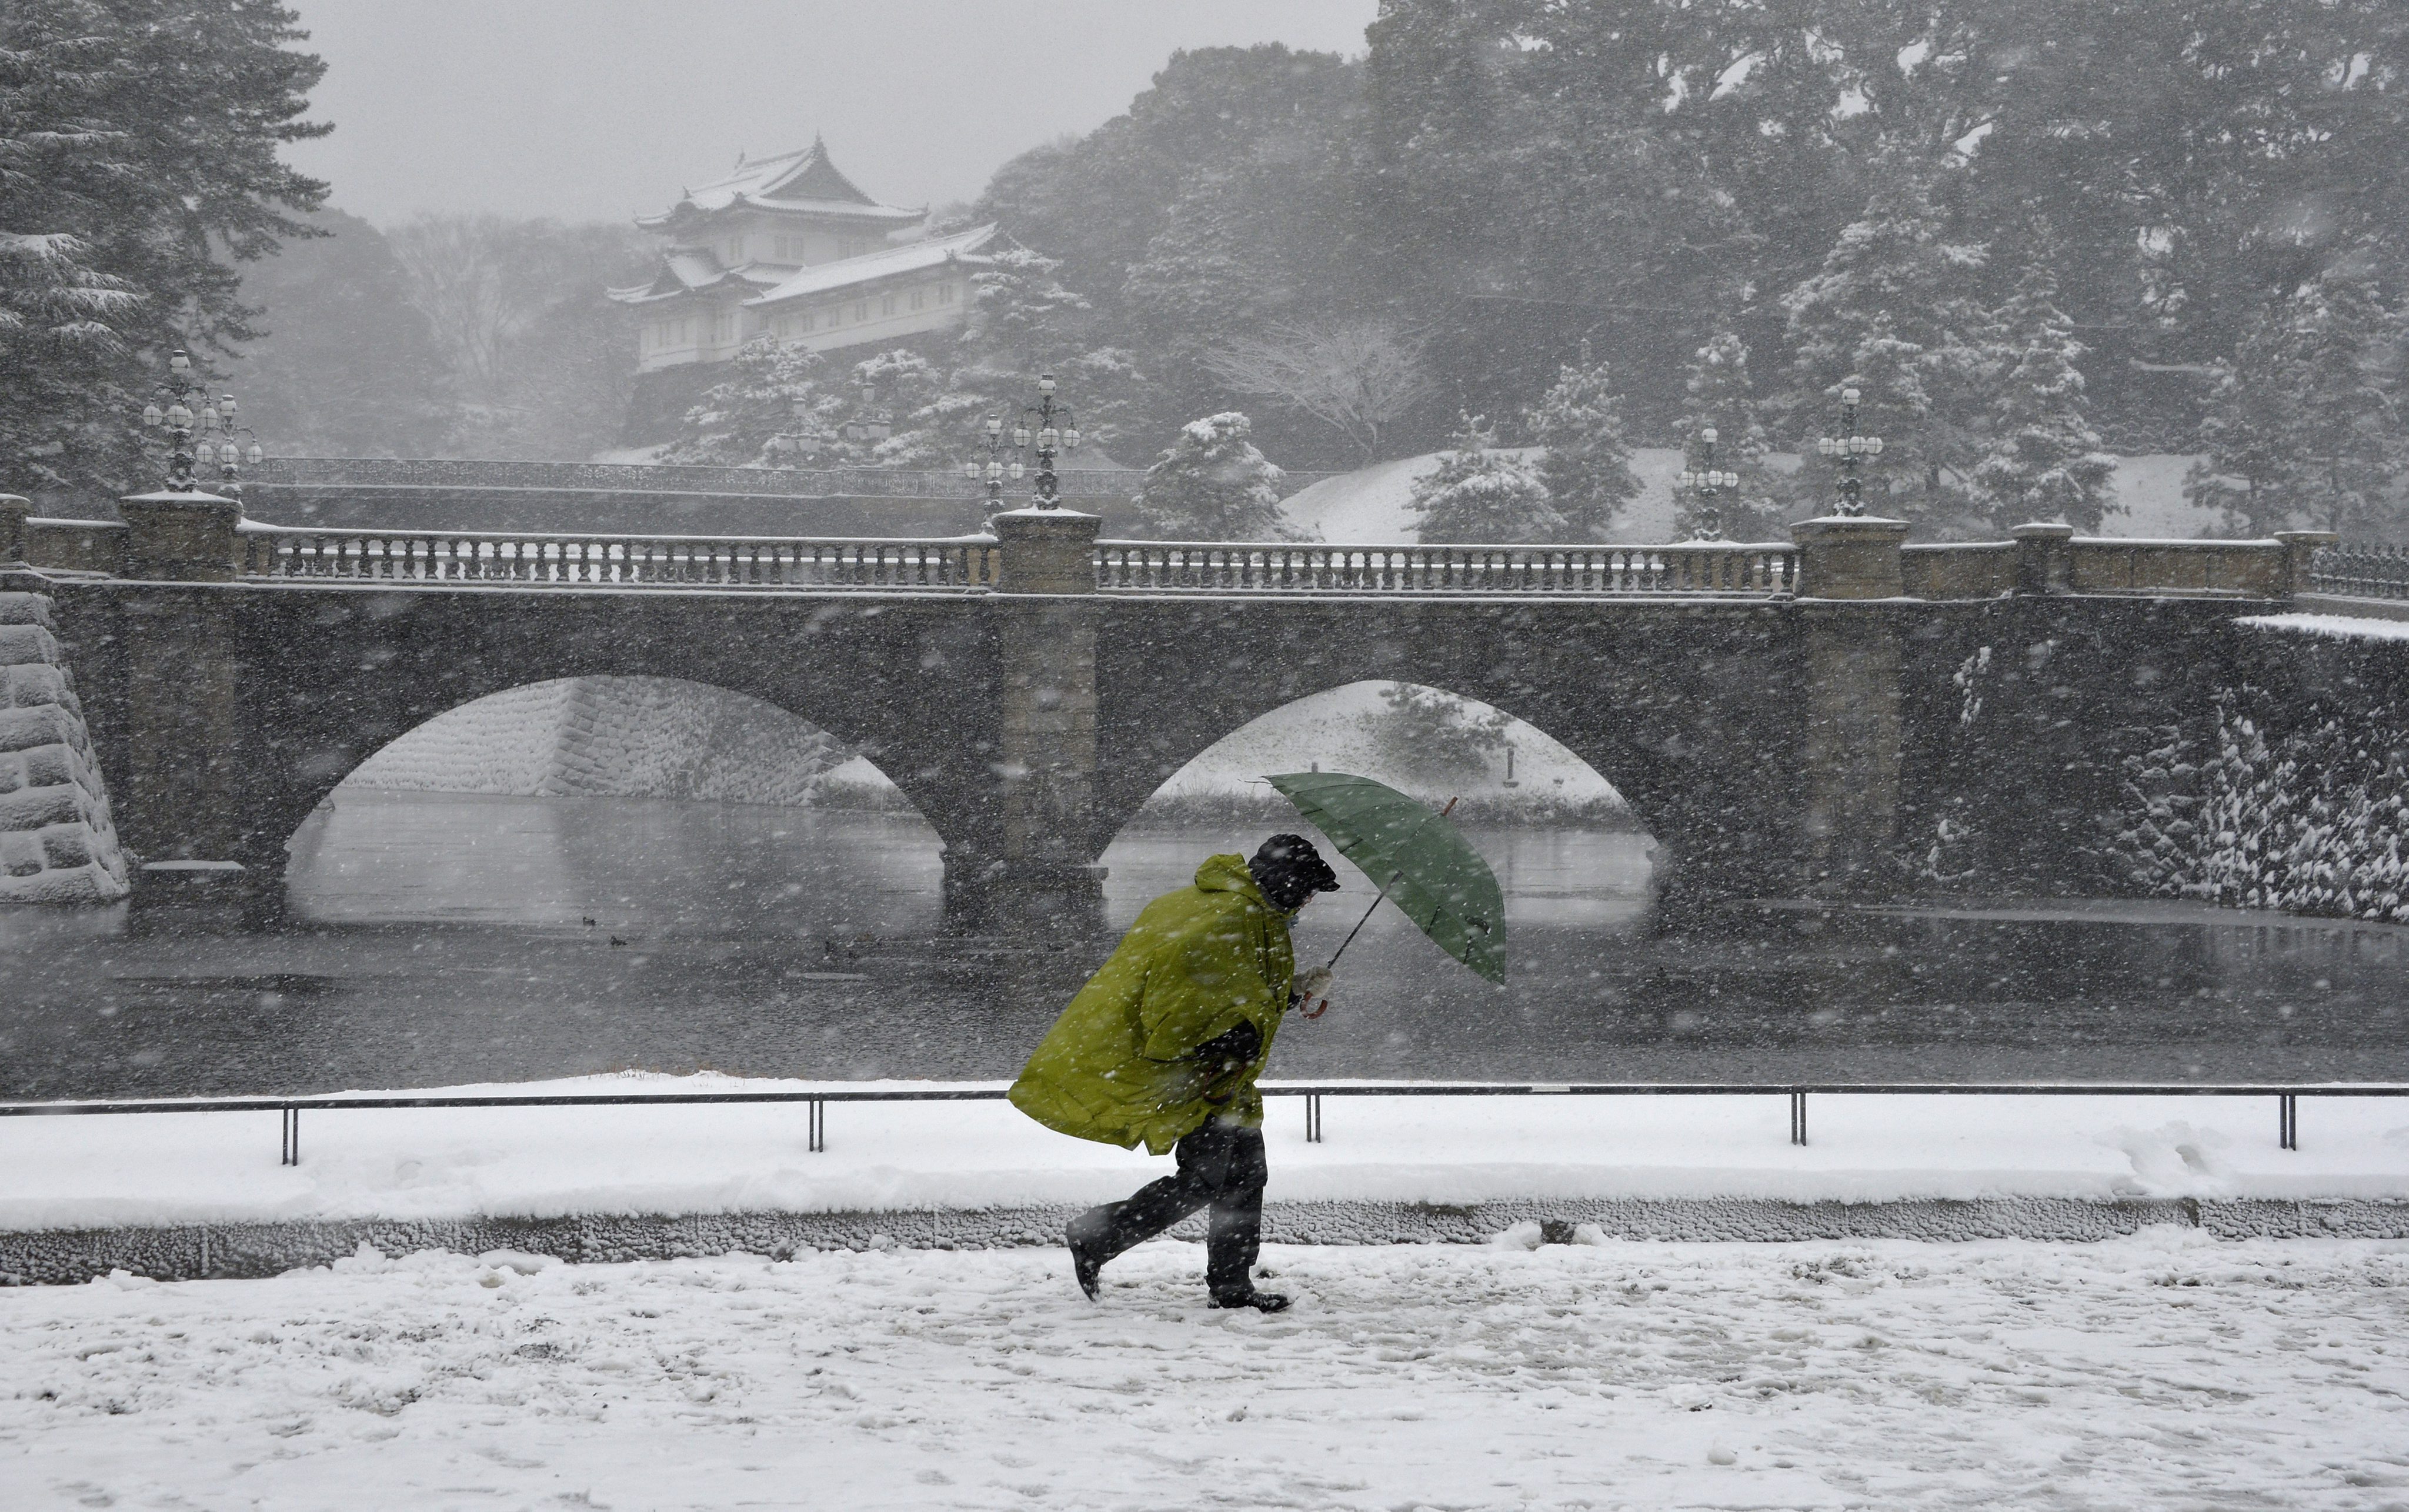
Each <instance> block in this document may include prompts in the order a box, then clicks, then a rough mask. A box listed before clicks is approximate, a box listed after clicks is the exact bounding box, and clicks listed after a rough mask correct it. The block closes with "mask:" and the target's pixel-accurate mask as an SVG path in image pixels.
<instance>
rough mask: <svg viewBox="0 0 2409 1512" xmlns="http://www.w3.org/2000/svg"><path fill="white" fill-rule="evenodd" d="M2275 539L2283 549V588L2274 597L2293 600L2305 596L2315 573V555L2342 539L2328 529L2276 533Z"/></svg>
mask: <svg viewBox="0 0 2409 1512" xmlns="http://www.w3.org/2000/svg"><path fill="white" fill-rule="evenodd" d="M2275 539H2276V540H2278V541H2280V542H2281V543H2282V544H2283V547H2284V567H2283V585H2282V588H2281V589H2280V591H2279V592H2277V593H2276V595H2275V597H2276V598H2296V597H2298V596H2299V595H2301V594H2304V593H2307V592H2308V591H2309V589H2310V588H2311V587H2312V586H2313V584H2312V583H2311V582H2310V579H2311V577H2312V575H2313V574H2314V573H2315V570H2316V555H2317V552H2318V551H2319V550H2320V549H2321V548H2324V547H2327V546H2330V545H2332V544H2333V543H2334V542H2336V541H2338V540H2342V537H2340V536H2338V535H2336V534H2334V533H2333V532H2332V531H2330V530H2278V531H2276V532H2275Z"/></svg>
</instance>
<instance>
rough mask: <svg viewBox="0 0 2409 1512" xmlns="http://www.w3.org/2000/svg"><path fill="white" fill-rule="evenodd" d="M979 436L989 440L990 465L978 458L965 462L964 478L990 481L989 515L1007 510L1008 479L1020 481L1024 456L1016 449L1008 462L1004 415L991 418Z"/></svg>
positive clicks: (988, 459) (988, 454)
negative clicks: (1005, 500)
mask: <svg viewBox="0 0 2409 1512" xmlns="http://www.w3.org/2000/svg"><path fill="white" fill-rule="evenodd" d="M979 434H980V435H982V436H984V437H986V438H987V461H986V462H985V463H984V464H982V463H981V462H980V461H979V459H978V458H976V457H970V458H967V459H965V460H964V461H963V463H962V476H963V477H965V478H968V479H969V480H970V481H971V482H979V481H980V480H982V479H984V480H986V482H987V511H988V513H989V514H993V513H994V512H995V511H998V510H1000V509H1002V508H1003V481H1004V479H1006V478H1010V479H1011V480H1012V481H1013V482H1019V481H1020V474H1021V470H1022V469H1021V466H1020V453H1019V451H1018V449H1017V448H1015V449H1014V450H1013V453H1012V459H1011V460H1010V461H1008V462H1007V461H1005V460H1004V456H1003V454H1004V444H1003V417H1002V416H1001V415H989V416H988V417H987V424H986V425H984V426H982V427H981V428H980V431H979Z"/></svg>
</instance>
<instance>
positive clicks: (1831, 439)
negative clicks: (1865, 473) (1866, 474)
mask: <svg viewBox="0 0 2409 1512" xmlns="http://www.w3.org/2000/svg"><path fill="white" fill-rule="evenodd" d="M1859 397H1860V396H1859V395H1858V393H1857V391H1856V390H1855V389H1853V388H1844V389H1842V390H1841V391H1840V434H1839V435H1838V436H1822V437H1818V438H1816V440H1815V454H1816V455H1817V456H1820V457H1827V458H1829V459H1830V460H1831V462H1832V464H1833V465H1834V466H1835V467H1837V468H1839V469H1840V513H1841V515H1842V516H1844V517H1846V518H1849V519H1854V518H1856V517H1857V516H1859V515H1861V514H1863V513H1865V512H1866V501H1865V494H1864V490H1863V487H1862V486H1861V485H1860V484H1859V483H1858V482H1857V468H1858V467H1859V466H1860V465H1862V464H1863V463H1864V461H1865V459H1866V458H1868V457H1869V456H1880V455H1882V438H1881V437H1879V436H1860V435H1858V434H1857V400H1858V398H1859Z"/></svg>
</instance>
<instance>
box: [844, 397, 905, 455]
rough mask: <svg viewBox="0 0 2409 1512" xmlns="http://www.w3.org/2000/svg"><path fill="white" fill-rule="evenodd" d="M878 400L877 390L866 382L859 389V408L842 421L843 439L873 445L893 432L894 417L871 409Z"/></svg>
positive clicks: (885, 412)
mask: <svg viewBox="0 0 2409 1512" xmlns="http://www.w3.org/2000/svg"><path fill="white" fill-rule="evenodd" d="M877 402H878V391H877V390H875V389H873V388H871V387H870V386H868V385H867V384H865V385H863V387H862V390H861V405H862V407H861V409H859V410H856V411H855V412H854V417H853V418H852V419H851V420H848V421H846V422H845V423H844V439H846V440H848V441H856V442H866V443H868V444H869V445H872V446H875V445H877V444H878V443H879V442H880V441H883V440H885V439H887V437H889V436H892V435H894V434H895V417H894V416H893V415H891V414H889V413H888V412H887V411H886V410H873V409H871V408H870V406H871V405H873V404H875V403H877Z"/></svg>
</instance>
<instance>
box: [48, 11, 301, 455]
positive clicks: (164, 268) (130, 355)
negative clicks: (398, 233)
mask: <svg viewBox="0 0 2409 1512" xmlns="http://www.w3.org/2000/svg"><path fill="white" fill-rule="evenodd" d="M296 20H297V19H296V17H295V15H294V14H293V12H291V11H290V10H287V9H285V8H284V7H282V6H281V5H277V4H274V3H272V0H270V3H262V4H249V3H246V4H233V3H230V0H9V3H8V4H7V5H6V6H0V372H6V373H7V403H6V404H0V489H6V490H10V491H16V492H24V493H44V492H68V491H75V492H82V493H87V494H103V493H115V492H119V491H122V490H123V488H125V487H126V486H127V485H129V484H132V483H135V482H138V481H140V480H142V479H143V478H144V477H145V476H146V475H150V474H151V468H152V467H153V466H154V464H155V455H154V454H152V453H151V448H150V447H149V445H148V442H149V438H147V437H145V436H144V435H143V434H142V433H141V430H140V427H139V425H138V424H137V421H136V420H135V419H134V418H133V416H134V413H135V411H137V410H140V408H141V404H142V399H143V397H144V396H146V395H147V394H148V393H149V392H150V391H151V388H152V387H153V385H154V384H155V383H156V382H157V377H158V372H159V368H160V365H161V361H162V359H163V358H164V355H165V353H166V350H167V349H168V348H171V347H177V346H182V347H186V348H188V349H190V350H191V351H192V353H193V356H194V360H195V367H196V368H198V369H202V370H207V369H209V367H211V366H212V358H213V356H214V355H215V354H218V353H224V352H227V351H230V350H232V349H233V348H234V347H235V346H237V345H238V344H239V343H240V342H242V341H243V340H246V339H248V338H250V336H251V335H252V332H251V328H250V325H249V324H248V321H249V318H250V317H251V316H252V315H253V314H255V313H256V311H253V310H246V309H244V308H243V306H242V304H241V302H240V298H239V283H240V279H239V275H238V271H237V268H238V265H239V264H242V263H246V262H250V261H252V260H255V259H257V258H260V257H265V256H267V255H269V254H270V253H273V252H275V251H276V249H277V247H278V246H279V245H280V243H281V241H282V240H284V239H286V238H296V237H306V236H310V235H313V234H314V233H313V232H312V231H311V229H310V227H309V226H307V225H306V224H304V223H301V222H300V221H298V220H296V219H295V217H296V215H297V214H301V213H306V212H308V211H310V210H312V209H316V208H317V207H318V205H319V204H320V202H321V201H323V200H324V199H325V194H326V186H325V184H323V183H320V182H319V181H317V180H313V179H309V178H305V177H303V176H302V175H300V174H298V173H296V172H295V171H294V170H292V169H291V168H289V167H287V166H284V165H283V164H282V163H281V162H280V161H278V153H279V151H280V149H281V147H282V146H283V145H284V144H286V143H289V142H294V141H298V140H302V139H304V138H307V137H316V136H319V135H322V134H323V133H324V132H325V131H326V130H327V129H328V128H327V127H325V126H324V125H315V124H310V123H307V122H302V121H301V120H300V119H299V118H300V117H301V115H302V113H303V112H304V111H306V110H307V109H308V108H309V102H308V100H307V98H306V92H307V91H308V90H309V88H310V85H312V84H314V83H315V82H316V81H317V79H318V78H319V76H320V75H321V74H322V73H324V72H325V65H324V64H323V63H321V62H320V61H319V60H318V59H317V58H315V57H313V56H310V54H308V53H303V52H297V51H294V50H290V48H289V46H288V44H291V43H294V42H296V41H299V40H300V39H301V38H302V36H303V35H304V34H303V33H301V31H300V30H299V28H298V26H297V24H296ZM195 376H196V377H197V376H200V373H199V372H196V373H195Z"/></svg>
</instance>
